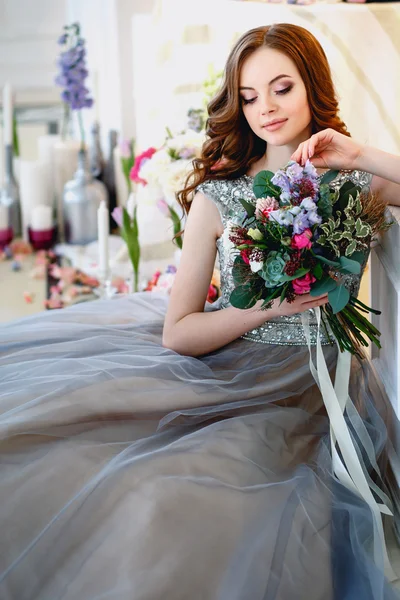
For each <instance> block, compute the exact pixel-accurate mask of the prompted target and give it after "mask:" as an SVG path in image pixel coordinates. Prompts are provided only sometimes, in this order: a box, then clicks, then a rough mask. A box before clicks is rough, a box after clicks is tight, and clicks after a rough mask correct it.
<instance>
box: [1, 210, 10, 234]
mask: <svg viewBox="0 0 400 600" xmlns="http://www.w3.org/2000/svg"><path fill="white" fill-rule="evenodd" d="M8 226H9V224H8V208H7V206H4V205H3V204H0V231H5V230H6V229H8Z"/></svg>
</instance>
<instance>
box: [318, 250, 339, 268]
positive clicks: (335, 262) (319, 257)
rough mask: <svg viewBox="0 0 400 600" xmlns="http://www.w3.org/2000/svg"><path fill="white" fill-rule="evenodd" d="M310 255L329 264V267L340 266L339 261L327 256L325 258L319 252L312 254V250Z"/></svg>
mask: <svg viewBox="0 0 400 600" xmlns="http://www.w3.org/2000/svg"><path fill="white" fill-rule="evenodd" d="M312 255H313V256H314V258H316V259H317V260H320V261H321V262H323V263H325V264H326V265H330V266H331V267H340V263H339V262H337V261H335V260H329V259H328V258H325V256H321V255H320V254H314V252H312Z"/></svg>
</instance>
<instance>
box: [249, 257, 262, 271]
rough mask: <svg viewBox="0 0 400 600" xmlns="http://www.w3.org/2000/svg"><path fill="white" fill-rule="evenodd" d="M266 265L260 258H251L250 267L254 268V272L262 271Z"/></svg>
mask: <svg viewBox="0 0 400 600" xmlns="http://www.w3.org/2000/svg"><path fill="white" fill-rule="evenodd" d="M263 266H264V262H263V261H259V260H251V261H250V269H251V270H252V272H253V273H258V271H260V270H261V269H262V268H263Z"/></svg>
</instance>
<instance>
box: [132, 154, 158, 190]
mask: <svg viewBox="0 0 400 600" xmlns="http://www.w3.org/2000/svg"><path fill="white" fill-rule="evenodd" d="M155 152H157V149H156V148H148V149H147V150H145V151H144V152H142V154H138V156H137V157H136V158H135V162H134V165H133V167H132V169H131V172H130V174H129V178H130V179H131V180H132V181H134V182H135V183H142V184H143V185H147V181H146V180H145V179H143V178H142V177H140V175H139V172H140V168H141V166H142V164H143V163H144V162H146V161H147V160H150V158H151V157H152V156H153V154H154V153H155Z"/></svg>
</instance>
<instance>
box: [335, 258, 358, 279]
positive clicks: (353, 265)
mask: <svg viewBox="0 0 400 600" xmlns="http://www.w3.org/2000/svg"><path fill="white" fill-rule="evenodd" d="M339 260H340V265H341V266H340V268H339V269H338V270H339V271H340V272H341V273H354V274H355V275H359V274H360V273H361V265H360V263H359V262H358V261H356V260H352V259H351V258H346V256H341V257H340V258H339Z"/></svg>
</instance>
